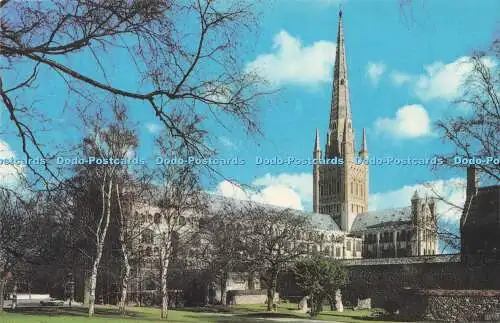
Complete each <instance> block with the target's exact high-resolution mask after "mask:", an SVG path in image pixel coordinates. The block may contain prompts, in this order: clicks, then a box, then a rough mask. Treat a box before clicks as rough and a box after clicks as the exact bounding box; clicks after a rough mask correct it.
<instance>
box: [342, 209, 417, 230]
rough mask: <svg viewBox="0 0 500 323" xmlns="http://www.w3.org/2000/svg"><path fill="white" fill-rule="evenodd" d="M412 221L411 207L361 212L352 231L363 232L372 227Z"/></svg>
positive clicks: (353, 224)
mask: <svg viewBox="0 0 500 323" xmlns="http://www.w3.org/2000/svg"><path fill="white" fill-rule="evenodd" d="M402 222H411V207H409V206H406V207H401V208H394V209H387V210H380V211H370V212H365V213H360V214H358V215H357V216H356V218H355V219H354V222H353V223H352V227H351V232H361V231H364V230H367V229H370V228H377V227H381V226H389V225H391V224H400V223H402Z"/></svg>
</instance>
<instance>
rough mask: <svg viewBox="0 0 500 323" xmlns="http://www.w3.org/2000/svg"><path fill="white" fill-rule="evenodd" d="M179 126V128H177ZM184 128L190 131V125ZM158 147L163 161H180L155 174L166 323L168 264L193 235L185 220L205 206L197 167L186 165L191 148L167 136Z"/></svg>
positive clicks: (164, 167) (167, 165)
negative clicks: (165, 159)
mask: <svg viewBox="0 0 500 323" xmlns="http://www.w3.org/2000/svg"><path fill="white" fill-rule="evenodd" d="M179 126H182V125H181V124H179ZM185 126H186V127H187V128H190V127H191V126H190V125H189V124H188V125H185ZM196 137H197V138H198V139H201V134H199V133H198V134H197V135H196ZM157 144H158V147H159V149H160V152H161V154H162V156H164V157H165V158H167V157H168V158H170V159H173V158H177V159H182V160H183V162H180V163H178V164H176V163H169V164H164V165H160V166H159V167H157V169H156V170H155V176H154V179H155V180H156V181H157V183H158V185H157V186H156V187H155V189H154V194H155V197H156V201H157V203H156V209H157V210H158V213H157V214H156V215H155V220H154V221H155V227H156V228H155V231H156V233H157V240H158V243H159V254H160V257H159V258H160V259H159V260H160V281H161V293H160V294H161V298H162V305H161V318H162V319H166V318H167V315H168V285H167V275H168V269H169V265H170V261H171V260H172V256H173V253H174V252H175V251H176V250H178V249H179V245H178V244H179V243H182V242H183V241H184V240H190V239H192V237H193V236H194V235H195V234H196V229H195V228H194V227H193V226H189V225H188V218H189V217H194V216H196V215H198V214H200V213H203V211H204V207H205V203H204V199H203V197H202V194H201V193H202V190H201V185H200V182H199V174H198V172H197V169H196V167H197V166H196V165H195V164H194V163H189V162H188V161H187V160H188V158H189V157H191V156H192V154H191V153H192V149H191V148H190V146H186V145H185V143H184V142H183V141H182V140H178V139H176V138H173V137H171V136H169V135H168V134H166V135H165V136H160V137H159V138H158V140H157ZM193 229H194V230H193ZM176 244H177V245H176Z"/></svg>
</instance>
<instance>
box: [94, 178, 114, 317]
mask: <svg viewBox="0 0 500 323" xmlns="http://www.w3.org/2000/svg"><path fill="white" fill-rule="evenodd" d="M103 182H105V181H103ZM112 185H113V181H112V180H111V178H110V179H109V184H108V192H107V194H106V192H105V191H104V187H105V183H103V185H102V187H101V189H102V199H103V203H102V204H103V209H102V214H101V218H100V219H99V224H98V226H97V233H96V242H97V248H96V249H97V250H96V257H95V259H94V263H93V265H92V275H91V276H90V297H89V313H88V315H89V317H91V316H94V313H95V289H96V285H97V273H98V270H99V263H100V262H101V257H102V250H103V248H104V241H105V240H106V233H107V231H108V227H109V219H110V217H111V188H112V187H113V186H112ZM102 222H104V228H102V230H101V225H102Z"/></svg>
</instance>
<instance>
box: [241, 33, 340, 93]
mask: <svg viewBox="0 0 500 323" xmlns="http://www.w3.org/2000/svg"><path fill="white" fill-rule="evenodd" d="M335 48H336V45H335V43H333V42H329V41H324V40H320V41H317V42H314V43H313V44H311V45H310V46H303V44H302V43H301V41H300V40H299V39H298V38H294V37H293V36H291V35H290V34H288V32H286V31H285V30H281V31H280V32H279V33H278V34H277V35H276V36H275V37H274V45H273V49H274V51H273V52H272V53H267V54H261V55H259V56H258V57H257V58H256V59H255V60H254V61H252V62H250V63H249V64H248V65H247V70H248V71H251V72H255V73H257V74H259V75H260V76H261V77H263V78H264V79H266V80H267V81H269V82H271V83H274V84H286V83H293V84H302V85H304V84H309V85H311V84H312V85H314V84H317V83H321V82H330V81H331V78H332V76H331V70H332V66H333V63H334V62H335Z"/></svg>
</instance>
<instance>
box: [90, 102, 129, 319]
mask: <svg viewBox="0 0 500 323" xmlns="http://www.w3.org/2000/svg"><path fill="white" fill-rule="evenodd" d="M113 118H114V121H112V122H110V123H108V124H107V123H106V122H105V119H104V117H103V116H102V115H101V114H98V115H96V116H95V117H94V118H91V119H90V120H87V121H86V123H87V125H88V127H89V128H90V134H89V136H87V137H86V138H85V139H84V146H83V148H84V154H85V155H86V156H87V157H89V160H90V158H92V157H94V158H96V159H100V160H102V161H103V162H102V163H98V162H96V163H95V164H93V165H89V166H88V168H89V169H88V170H89V173H87V175H90V176H93V180H94V181H95V182H96V184H97V185H98V186H99V194H100V203H101V205H100V210H99V211H98V213H99V215H97V216H96V217H95V219H96V222H97V223H96V225H95V230H94V243H95V247H96V250H95V257H94V260H93V263H92V269H91V276H90V299H89V311H88V315H89V316H93V315H94V312H95V293H96V284H97V274H98V270H99V264H100V261H101V258H102V252H103V248H104V243H105V241H106V235H107V232H108V227H109V224H110V219H111V204H112V199H113V195H112V193H113V189H114V187H115V184H116V183H117V177H118V176H120V175H122V173H121V172H122V170H123V167H122V165H121V164H120V163H116V162H114V160H115V159H120V160H121V159H124V158H125V157H126V155H127V153H128V152H129V151H130V150H131V149H133V148H134V147H135V146H136V145H137V138H136V137H135V135H134V134H133V133H132V132H131V131H129V130H128V129H125V128H124V127H123V124H124V122H125V121H126V112H125V109H124V107H123V106H120V105H119V104H114V105H113ZM112 160H113V161H112ZM104 161H108V162H104Z"/></svg>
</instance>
